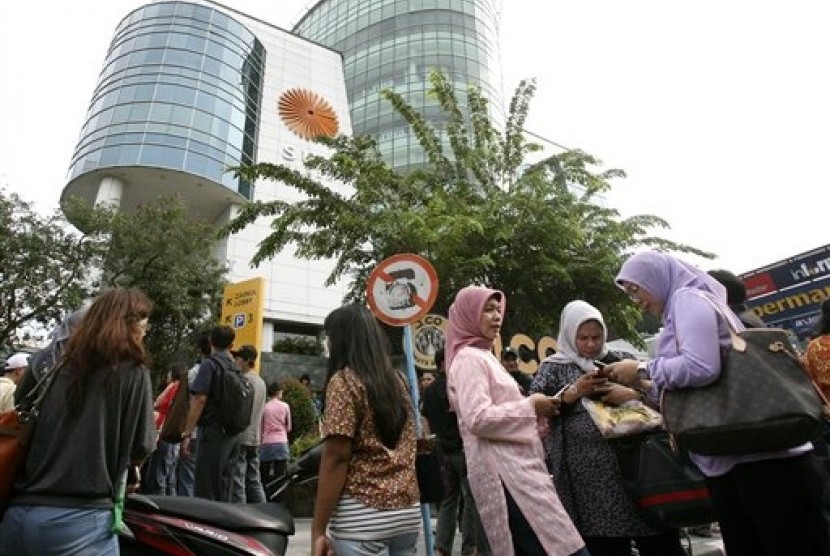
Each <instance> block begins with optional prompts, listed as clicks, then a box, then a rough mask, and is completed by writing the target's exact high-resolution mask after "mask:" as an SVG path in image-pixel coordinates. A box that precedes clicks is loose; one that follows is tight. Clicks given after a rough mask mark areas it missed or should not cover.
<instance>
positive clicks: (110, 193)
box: [95, 176, 124, 209]
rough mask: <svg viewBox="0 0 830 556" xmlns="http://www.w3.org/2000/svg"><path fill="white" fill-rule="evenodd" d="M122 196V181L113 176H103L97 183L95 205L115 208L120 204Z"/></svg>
mask: <svg viewBox="0 0 830 556" xmlns="http://www.w3.org/2000/svg"><path fill="white" fill-rule="evenodd" d="M123 196H124V182H123V181H121V180H120V179H118V178H116V177H114V176H104V177H103V178H101V183H99V184H98V193H96V195H95V206H96V207H99V206H103V207H107V208H113V209H116V208H118V207H119V206H121V199H122V197H123Z"/></svg>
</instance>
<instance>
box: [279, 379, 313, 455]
mask: <svg viewBox="0 0 830 556" xmlns="http://www.w3.org/2000/svg"><path fill="white" fill-rule="evenodd" d="M282 401H284V402H285V403H287V404H288V407H290V408H291V432H289V433H288V440H289V442H294V441H295V440H298V439H300V438H303V437H304V436H306V435H307V434H308V433H310V432H312V431H314V428H315V426H316V424H317V416H316V415H315V413H314V403H313V402H312V401H311V395H310V394H309V393H308V390H307V389H306V387H305V386H304V385H303V384H302V383H301V382H300V381H299V380H297V379H296V378H289V379H287V380H286V381H285V382H283V384H282Z"/></svg>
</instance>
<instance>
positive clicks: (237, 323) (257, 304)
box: [221, 278, 265, 371]
mask: <svg viewBox="0 0 830 556" xmlns="http://www.w3.org/2000/svg"><path fill="white" fill-rule="evenodd" d="M264 296H265V279H264V278H251V279H250V280H245V281H244V282H236V283H234V284H228V285H227V286H225V291H224V292H223V295H222V316H221V324H223V325H227V326H230V327H231V328H233V331H234V332H235V333H236V339H235V340H234V341H233V345H234V347H233V348H232V349H239V347H240V346H242V345H244V344H251V345H252V346H255V347H256V349H257V352H259V353H262V319H263V307H264V305H265V303H264V299H263V298H264ZM261 359H262V358H261V357H257V359H256V366H255V368H256V370H257V371H258V370H259V362H260V360H261Z"/></svg>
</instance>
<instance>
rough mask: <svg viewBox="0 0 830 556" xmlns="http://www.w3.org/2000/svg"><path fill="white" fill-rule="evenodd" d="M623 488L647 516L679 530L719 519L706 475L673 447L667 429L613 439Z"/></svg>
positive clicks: (612, 444)
mask: <svg viewBox="0 0 830 556" xmlns="http://www.w3.org/2000/svg"><path fill="white" fill-rule="evenodd" d="M608 443H609V444H610V445H611V447H612V448H613V449H614V452H615V453H616V455H617V461H618V463H619V466H620V472H621V474H622V479H623V481H622V482H623V488H624V489H625V491H626V493H627V494H628V496H629V497H630V498H631V500H632V501H633V502H634V504H635V505H636V506H637V508H638V509H639V510H640V514H641V515H642V516H643V518H644V519H645V520H646V521H648V522H649V523H651V524H652V525H654V526H656V527H661V528H669V529H676V528H680V527H693V526H695V525H705V524H707V523H712V522H713V521H717V517H716V516H715V507H714V504H713V503H712V499H711V497H710V495H709V489H708V488H707V487H706V481H705V479H704V477H703V474H702V473H701V472H700V471H699V470H698V469H697V468H696V467H695V466H694V465H693V464H692V463H691V462H689V461H687V460H686V459H685V458H684V457H681V456H680V455H678V454H677V453H676V452H675V451H674V450H673V449H672V447H671V442H670V441H669V435H668V434H667V433H666V432H665V431H658V432H652V433H644V434H638V435H632V436H624V437H620V438H613V439H609V440H608Z"/></svg>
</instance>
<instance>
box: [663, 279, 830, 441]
mask: <svg viewBox="0 0 830 556" xmlns="http://www.w3.org/2000/svg"><path fill="white" fill-rule="evenodd" d="M700 295H701V297H703V298H705V299H706V300H707V301H709V303H710V304H711V305H712V306H713V307H714V308H715V310H716V311H717V313H718V315H719V316H720V318H722V319H724V320H725V321H726V323H727V324H728V326H729V330H730V334H731V336H732V347H731V349H728V350H726V351H724V353H723V354H722V357H721V374H720V377H719V378H718V379H717V380H716V381H715V382H714V383H712V384H709V385H708V386H704V387H701V388H684V389H681V390H666V391H664V392H663V398H662V402H661V413H662V414H663V420H664V423H665V425H666V428H667V429H668V430H669V432H671V434H672V435H673V436H674V437H675V438H676V440H677V443H678V444H679V445H680V446H681V447H682V448H684V449H686V450H688V451H690V452H695V453H698V454H704V455H710V456H722V455H740V454H754V453H761V452H773V451H777V450H784V449H787V448H793V447H795V446H798V445H800V444H803V443H805V442H808V441H810V440H812V439H813V438H814V437H815V436H816V434H817V432H818V429H819V425H820V423H821V418H822V413H821V402H820V400H819V397H818V395H817V394H816V391H815V388H814V385H813V382H812V381H811V380H810V378H809V377H808V375H807V373H806V371H805V370H804V368H803V367H802V365H801V361H800V360H799V358H798V356H797V355H796V353H795V350H794V349H793V346H792V344H791V343H790V340H789V337H788V336H787V334H786V332H785V331H784V330H781V329H774V328H752V329H748V330H744V331H742V332H737V331H736V329H735V327H734V324H733V322H732V320H730V319H729V318H728V317H727V316H726V315H725V314H724V312H723V310H722V309H721V308H720V307H718V306H717V304H715V303H714V302H713V301H712V300H711V299H709V298H708V297H707V296H705V295H703V294H700Z"/></svg>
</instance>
